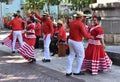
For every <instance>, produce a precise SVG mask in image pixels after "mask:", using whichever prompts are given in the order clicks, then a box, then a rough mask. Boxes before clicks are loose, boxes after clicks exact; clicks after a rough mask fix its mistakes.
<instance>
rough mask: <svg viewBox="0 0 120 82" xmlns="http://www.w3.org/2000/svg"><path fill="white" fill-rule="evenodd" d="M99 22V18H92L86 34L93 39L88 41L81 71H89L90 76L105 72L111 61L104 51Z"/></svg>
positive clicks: (102, 35) (102, 34)
mask: <svg viewBox="0 0 120 82" xmlns="http://www.w3.org/2000/svg"><path fill="white" fill-rule="evenodd" d="M100 20H101V17H97V16H94V17H93V19H92V21H93V25H91V26H89V27H88V32H90V33H91V35H92V36H94V39H89V41H88V46H87V49H86V51H85V59H84V62H83V69H86V70H89V71H90V72H91V73H92V75H95V74H98V72H99V71H107V70H108V69H110V67H111V65H112V61H111V60H110V58H109V57H108V55H107V54H106V52H105V50H104V47H105V43H104V31H103V29H102V28H101V26H100V25H99V23H100Z"/></svg>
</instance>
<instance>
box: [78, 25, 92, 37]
mask: <svg viewBox="0 0 120 82" xmlns="http://www.w3.org/2000/svg"><path fill="white" fill-rule="evenodd" d="M80 31H81V33H82V35H83V36H84V37H85V38H87V39H93V36H91V35H90V34H88V33H87V31H86V29H85V25H84V24H81V25H80Z"/></svg>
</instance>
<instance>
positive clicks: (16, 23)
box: [7, 17, 23, 31]
mask: <svg viewBox="0 0 120 82" xmlns="http://www.w3.org/2000/svg"><path fill="white" fill-rule="evenodd" d="M22 22H23V21H22V19H21V18H18V17H16V18H14V19H13V20H11V21H10V22H9V23H8V24H7V26H12V30H13V31H18V30H23V26H22Z"/></svg>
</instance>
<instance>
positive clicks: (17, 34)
mask: <svg viewBox="0 0 120 82" xmlns="http://www.w3.org/2000/svg"><path fill="white" fill-rule="evenodd" d="M13 16H14V19H13V20H11V21H10V22H9V23H8V24H7V26H12V33H13V41H12V53H15V43H16V40H17V39H18V40H19V42H20V45H21V46H22V45H23V44H24V42H23V38H22V30H23V26H22V22H23V20H22V19H21V18H19V17H18V15H17V13H14V15H13Z"/></svg>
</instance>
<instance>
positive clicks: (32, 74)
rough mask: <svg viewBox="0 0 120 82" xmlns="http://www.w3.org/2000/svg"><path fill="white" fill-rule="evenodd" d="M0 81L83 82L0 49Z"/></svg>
mask: <svg viewBox="0 0 120 82" xmlns="http://www.w3.org/2000/svg"><path fill="white" fill-rule="evenodd" d="M0 82H85V81H84V80H80V79H77V78H74V77H69V78H68V77H66V76H65V75H64V74H63V73H60V72H58V71H55V70H51V69H49V68H46V67H43V66H41V65H38V64H35V63H34V64H30V63H27V62H25V60H23V59H22V58H21V56H19V55H17V54H16V55H12V54H10V53H7V52H4V51H1V50H0Z"/></svg>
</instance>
